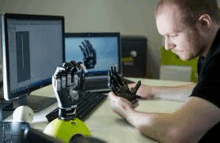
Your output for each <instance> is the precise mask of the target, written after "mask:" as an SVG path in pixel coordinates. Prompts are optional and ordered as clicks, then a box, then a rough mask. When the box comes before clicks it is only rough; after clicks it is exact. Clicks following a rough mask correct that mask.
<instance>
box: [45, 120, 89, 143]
mask: <svg viewBox="0 0 220 143" xmlns="http://www.w3.org/2000/svg"><path fill="white" fill-rule="evenodd" d="M44 133H45V134H47V135H49V136H52V137H54V138H56V139H58V140H60V141H61V142H63V143H69V142H70V139H71V138H72V137H73V136H74V135H76V134H81V135H83V136H84V137H90V136H91V132H90V130H89V128H88V127H87V125H86V124H85V123H84V122H83V121H81V120H79V119H78V118H75V119H74V120H68V121H65V120H60V119H58V118H56V119H55V120H53V121H52V122H50V123H49V124H48V125H47V127H46V128H45V129H44Z"/></svg>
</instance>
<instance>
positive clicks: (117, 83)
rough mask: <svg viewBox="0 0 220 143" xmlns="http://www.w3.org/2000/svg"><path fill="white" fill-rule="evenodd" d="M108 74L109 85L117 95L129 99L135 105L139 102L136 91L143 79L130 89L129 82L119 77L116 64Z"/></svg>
mask: <svg viewBox="0 0 220 143" xmlns="http://www.w3.org/2000/svg"><path fill="white" fill-rule="evenodd" d="M108 76H109V80H108V86H109V88H110V89H111V90H112V91H113V92H114V93H115V95H117V96H120V97H123V98H126V99H128V100H129V101H130V102H131V103H132V104H133V105H134V104H136V103H137V102H138V100H137V98H138V96H137V95H136V93H137V90H138V89H139V87H140V85H141V81H138V83H137V84H136V86H135V87H134V88H131V89H129V87H128V84H127V83H125V82H123V81H122V80H121V78H120V77H119V75H118V73H117V67H116V66H114V67H111V70H110V71H109V72H108Z"/></svg>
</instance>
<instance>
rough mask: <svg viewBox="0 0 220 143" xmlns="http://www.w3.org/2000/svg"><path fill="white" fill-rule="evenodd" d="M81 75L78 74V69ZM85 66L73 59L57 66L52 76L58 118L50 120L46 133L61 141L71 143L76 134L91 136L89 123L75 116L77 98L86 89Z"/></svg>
mask: <svg viewBox="0 0 220 143" xmlns="http://www.w3.org/2000/svg"><path fill="white" fill-rule="evenodd" d="M80 69H81V75H80V77H79V76H78V70H80ZM86 73H87V70H86V68H85V66H84V65H83V64H82V63H81V62H79V63H76V62H75V61H71V62H70V63H64V64H63V65H62V67H57V69H56V71H55V73H54V75H53V76H52V86H53V89H54V93H55V95H56V98H57V102H58V116H59V117H58V118H56V119H54V120H53V121H52V122H50V123H49V124H48V125H47V127H46V128H45V129H44V133H45V134H47V135H50V136H53V137H55V138H56V139H58V140H60V141H61V142H65V143H69V142H70V141H71V139H72V138H73V137H74V136H75V135H82V136H84V137H89V136H91V132H90V130H89V128H88V127H87V125H86V124H85V123H84V122H83V121H81V120H79V119H78V118H76V117H75V113H76V107H77V99H78V98H79V96H80V95H81V94H83V92H84V89H85V82H84V80H85V74H86Z"/></svg>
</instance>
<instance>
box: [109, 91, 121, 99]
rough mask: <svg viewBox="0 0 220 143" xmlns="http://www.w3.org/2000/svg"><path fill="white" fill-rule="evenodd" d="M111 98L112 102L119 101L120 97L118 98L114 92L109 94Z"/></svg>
mask: <svg viewBox="0 0 220 143" xmlns="http://www.w3.org/2000/svg"><path fill="white" fill-rule="evenodd" d="M108 95H109V97H110V99H111V100H113V101H116V100H118V98H119V97H118V96H116V95H115V94H114V93H113V92H109V94H108Z"/></svg>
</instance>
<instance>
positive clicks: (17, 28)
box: [1, 14, 65, 100]
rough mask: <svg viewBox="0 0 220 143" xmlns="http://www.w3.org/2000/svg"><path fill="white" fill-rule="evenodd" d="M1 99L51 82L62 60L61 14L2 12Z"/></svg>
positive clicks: (23, 93) (30, 90)
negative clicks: (2, 89)
mask: <svg viewBox="0 0 220 143" xmlns="http://www.w3.org/2000/svg"><path fill="white" fill-rule="evenodd" d="M1 31H2V32H1V35H2V53H3V58H2V59H3V70H4V71H3V78H4V80H3V81H4V82H3V84H4V99H5V100H14V99H19V98H20V97H22V96H24V95H28V94H30V92H32V91H33V90H36V89H38V88H40V87H43V86H46V85H48V84H50V83H51V77H52V75H53V74H54V72H55V70H56V67H57V66H60V65H62V63H63V62H64V60H65V52H64V51H65V50H64V17H62V16H45V15H44V16H43V15H24V14H2V15H1Z"/></svg>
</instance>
